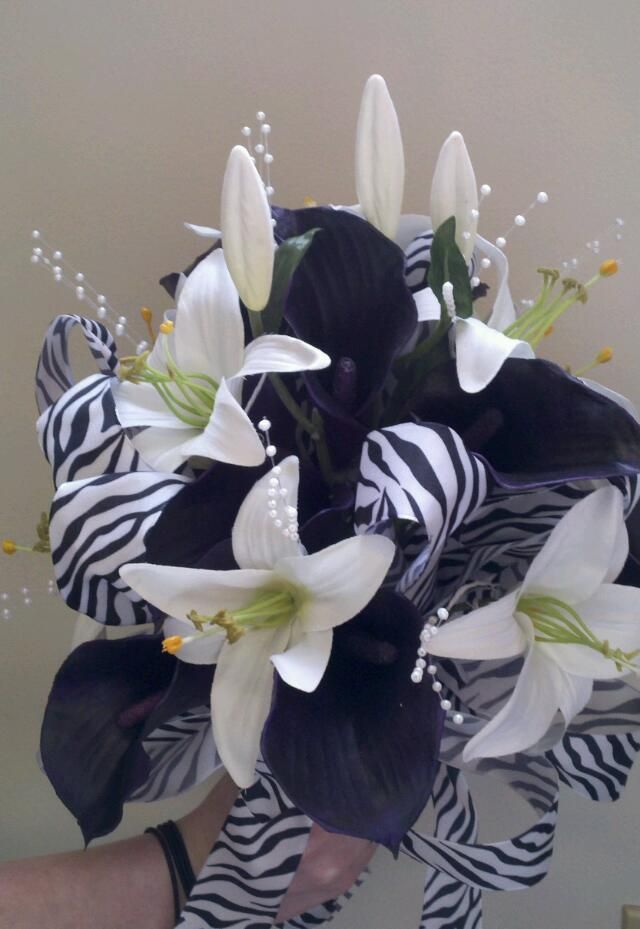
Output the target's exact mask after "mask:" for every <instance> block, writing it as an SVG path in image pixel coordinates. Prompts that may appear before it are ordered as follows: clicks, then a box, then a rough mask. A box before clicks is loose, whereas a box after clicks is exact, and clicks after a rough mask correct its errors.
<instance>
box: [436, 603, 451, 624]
mask: <svg viewBox="0 0 640 929" xmlns="http://www.w3.org/2000/svg"><path fill="white" fill-rule="evenodd" d="M436 615H437V617H438V619H439V620H441V621H442V622H444V621H445V619H449V610H448V609H447V608H446V607H444V606H441V607H439V608H438V610H437V612H436Z"/></svg>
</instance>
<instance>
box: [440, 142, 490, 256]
mask: <svg viewBox="0 0 640 929" xmlns="http://www.w3.org/2000/svg"><path fill="white" fill-rule="evenodd" d="M450 216H455V219H456V245H457V246H458V248H459V249H460V251H461V252H462V254H463V255H464V259H465V261H466V262H467V263H469V261H470V260H471V256H472V254H473V248H474V245H475V239H476V230H477V228H478V187H477V184H476V176H475V174H474V172H473V165H472V164H471V159H470V158H469V152H468V151H467V147H466V145H465V144H464V139H463V138H462V135H461V133H459V132H452V133H451V135H450V136H449V137H448V138H447V139H446V140H445V142H444V144H443V146H442V148H441V149H440V154H439V155H438V160H437V162H436V167H435V170H434V172H433V181H432V182H431V221H432V222H433V228H434V229H438V227H439V226H441V225H442V223H444V222H445V221H446V220H447V219H449V217H450Z"/></svg>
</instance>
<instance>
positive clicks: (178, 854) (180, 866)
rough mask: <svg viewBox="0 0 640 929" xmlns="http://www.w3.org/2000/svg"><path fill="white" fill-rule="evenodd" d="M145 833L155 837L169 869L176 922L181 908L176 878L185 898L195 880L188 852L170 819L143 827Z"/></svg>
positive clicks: (178, 831)
mask: <svg viewBox="0 0 640 929" xmlns="http://www.w3.org/2000/svg"><path fill="white" fill-rule="evenodd" d="M146 833H149V834H150V835H154V836H155V837H156V839H157V840H158V842H159V843H160V847H161V848H162V851H163V852H164V857H165V859H166V862H167V867H168V869H169V876H170V877H171V889H172V891H173V908H174V911H175V919H176V922H177V921H178V920H179V919H180V910H181V907H180V892H179V889H178V880H177V878H180V883H181V884H182V889H183V890H184V894H185V897H186V898H188V897H189V894H190V893H191V890H192V888H193V885H194V884H195V882H196V876H195V874H194V873H193V868H192V866H191V860H190V858H189V853H188V852H187V849H186V846H185V844H184V839H183V838H182V835H181V834H180V830H179V829H178V827H177V826H176V824H175V823H174V822H173V820H171V819H170V820H168V821H167V822H166V823H161V824H160V825H159V826H150V827H149V828H148V829H145V834H146Z"/></svg>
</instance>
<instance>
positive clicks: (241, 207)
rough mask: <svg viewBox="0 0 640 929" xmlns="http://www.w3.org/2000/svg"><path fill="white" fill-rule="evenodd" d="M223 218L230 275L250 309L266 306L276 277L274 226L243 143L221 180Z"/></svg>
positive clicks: (234, 154) (267, 202)
mask: <svg viewBox="0 0 640 929" xmlns="http://www.w3.org/2000/svg"><path fill="white" fill-rule="evenodd" d="M221 222H222V236H223V245H224V251H225V255H226V259H227V265H228V266H229V271H230V273H231V277H232V278H233V281H234V283H235V285H236V287H237V289H238V293H239V294H240V296H241V298H242V302H243V303H244V305H245V306H246V307H247V308H248V309H249V310H255V311H259V310H262V309H264V307H265V306H266V305H267V301H268V300H269V294H270V293H271V281H272V277H273V255H274V241H273V227H272V225H271V208H270V207H269V201H268V200H267V195H266V193H265V189H264V184H263V183H262V179H261V177H260V175H259V174H258V172H257V170H256V167H255V165H254V164H253V162H252V161H251V156H250V155H249V152H248V151H247V149H246V148H245V147H244V146H243V145H236V146H235V147H234V148H232V149H231V153H230V155H229V160H228V161H227V167H226V170H225V174H224V181H223V183H222V207H221Z"/></svg>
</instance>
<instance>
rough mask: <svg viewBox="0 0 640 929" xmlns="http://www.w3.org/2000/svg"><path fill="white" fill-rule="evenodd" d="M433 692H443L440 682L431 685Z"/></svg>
mask: <svg viewBox="0 0 640 929" xmlns="http://www.w3.org/2000/svg"><path fill="white" fill-rule="evenodd" d="M431 690H433V692H434V693H437V694H439V693H440V691H441V690H442V684H441V683H440V681H434V682H433V684H432V685H431Z"/></svg>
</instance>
